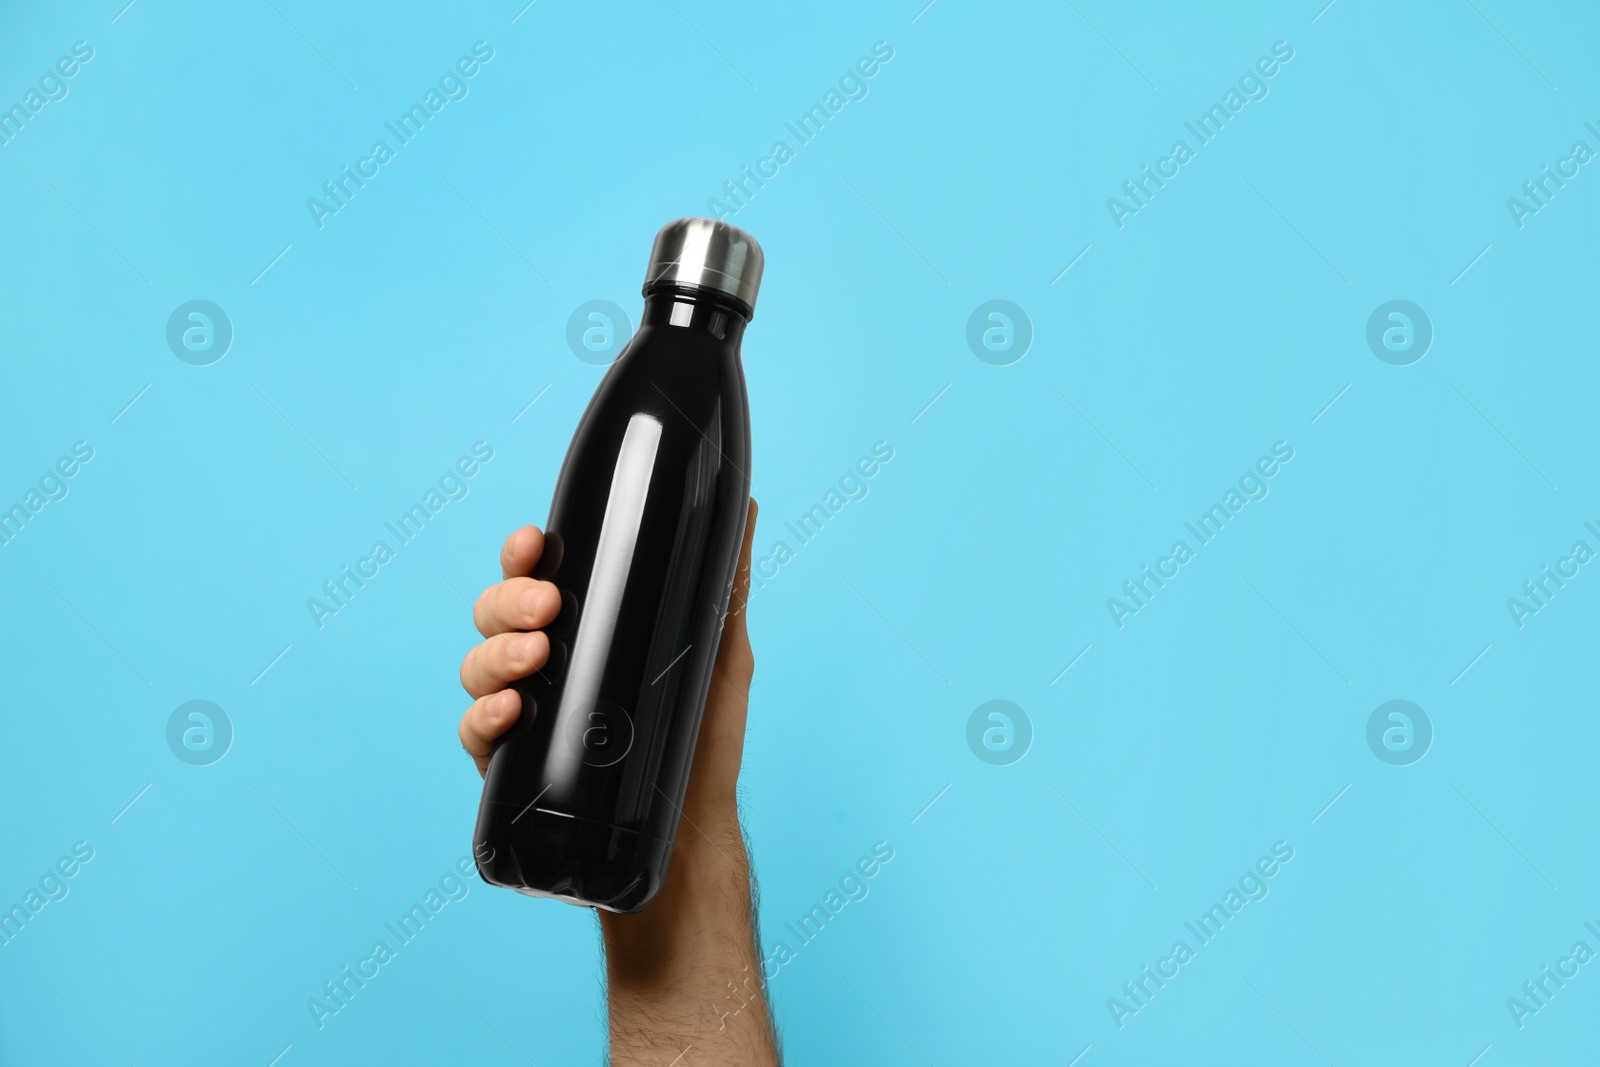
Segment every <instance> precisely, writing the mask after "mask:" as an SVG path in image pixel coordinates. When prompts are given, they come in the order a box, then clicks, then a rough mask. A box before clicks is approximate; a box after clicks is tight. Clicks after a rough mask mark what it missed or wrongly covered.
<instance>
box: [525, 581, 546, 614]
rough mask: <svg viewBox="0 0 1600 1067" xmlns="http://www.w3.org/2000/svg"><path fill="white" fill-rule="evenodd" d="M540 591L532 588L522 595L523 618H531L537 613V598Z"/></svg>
mask: <svg viewBox="0 0 1600 1067" xmlns="http://www.w3.org/2000/svg"><path fill="white" fill-rule="evenodd" d="M541 592H542V591H541V590H540V588H539V587H538V586H534V587H533V588H531V589H529V590H528V591H527V592H525V593H523V594H522V614H523V616H524V617H525V618H530V619H531V618H533V616H534V615H536V614H538V612H539V598H540V595H541Z"/></svg>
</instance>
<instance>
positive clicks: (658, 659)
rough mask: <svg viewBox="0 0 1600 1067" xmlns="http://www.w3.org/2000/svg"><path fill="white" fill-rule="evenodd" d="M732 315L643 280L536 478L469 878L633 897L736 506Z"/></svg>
mask: <svg viewBox="0 0 1600 1067" xmlns="http://www.w3.org/2000/svg"><path fill="white" fill-rule="evenodd" d="M748 318H749V309H748V307H747V306H745V305H743V304H742V303H740V302H739V301H737V300H732V299H729V298H728V297H727V296H726V295H724V294H720V293H717V292H714V291H711V290H707V289H700V288H697V287H694V286H682V285H663V286H660V287H657V288H655V289H653V290H651V291H649V292H647V295H646V298H645V311H644V314H643V316H642V317H641V322H640V327H639V330H638V332H637V333H636V334H634V336H633V338H632V339H631V340H630V341H629V342H628V345H627V346H626V348H624V350H623V352H622V354H621V355H620V356H619V357H618V359H617V361H616V362H615V363H614V364H612V366H611V368H610V370H609V371H608V372H607V373H606V376H605V378H604V380H603V381H602V382H601V384H600V386H599V388H598V389H597V390H596V392H595V395H594V398H593V399H592V400H591V401H590V402H589V407H588V409H587V410H586V411H585V412H584V415H583V417H582V419H581V420H580V422H579V424H578V428H577V431H576V433H575V434H574V436H573V439H572V444H571V445H570V446H569V448H568V451H567V456H566V460H565V461H564V462H563V464H562V468H561V473H560V476H559V477H558V479H557V482H556V488H555V494H554V499H553V501H552V503H551V507H550V515H549V519H548V521H547V524H546V528H545V548H544V555H543V558H542V559H541V560H540V563H539V565H538V567H537V569H536V571H535V574H534V577H536V578H540V579H543V580H545V581H549V582H552V583H554V584H555V585H556V587H557V588H558V589H559V590H560V592H561V609H560V612H559V614H558V615H557V617H556V620H555V622H554V623H552V624H551V625H550V626H549V627H547V628H546V631H545V632H546V634H547V635H548V636H549V638H550V659H549V662H548V663H547V664H546V666H545V667H544V668H543V669H542V670H540V671H539V672H537V673H535V674H534V675H533V676H532V677H530V678H526V679H523V680H522V681H521V682H518V683H516V686H515V687H516V688H517V690H518V692H519V693H520V695H521V697H522V713H521V715H520V716H519V717H518V721H517V723H516V724H515V725H514V726H513V728H512V729H511V730H510V731H508V732H507V734H506V736H505V737H503V738H502V739H501V741H500V743H499V745H498V747H497V748H496V750H495V752H494V754H493V756H492V757H491V759H490V761H489V769H488V772H487V774H486V776H485V782H484V792H483V799H482V802H481V804H480V806H479V812H478V824H477V832H476V835H475V842H474V846H475V847H474V854H475V855H476V856H477V857H478V869H479V873H480V874H481V875H482V876H483V878H484V880H485V881H488V882H490V883H492V884H495V885H503V886H508V887H511V888H514V889H517V890H519V891H522V892H525V893H529V894H532V895H536V896H553V897H559V898H562V899H565V900H569V901H572V902H574V903H579V904H585V905H590V906H594V907H599V908H604V909H607V910H610V911H622V912H626V911H636V910H638V909H639V908H642V907H644V906H645V904H647V903H648V902H649V901H650V899H651V898H652V897H653V896H654V895H655V893H656V892H657V891H658V890H659V888H660V886H661V883H662V880H663V879H664V877H665V874H666V869H667V863H668V861H669V859H670V858H671V853H672V843H673V839H674V836H675V834H676V831H677V827H678V822H679V819H680V817H681V809H682V805H683V798H684V793H685V791H686V789H687V786H688V781H689V771H690V767H691V763H692V761H693V757H694V748H695V741H696V739H697V737H698V736H699V729H700V718H701V714H702V712H703V710H704V706H705V699H706V692H707V689H708V687H709V684H710V679H711V671H712V668H713V666H714V665H715V662H716V654H717V645H718V642H719V640H720V637H721V631H722V624H723V619H724V617H725V614H726V612H727V605H728V597H729V593H730V591H731V590H732V587H733V580H734V570H735V567H736V566H737V563H738V556H739V549H740V546H741V544H742V542H743V538H744V527H745V522H746V516H747V512H748V507H749V500H750V478H749V471H750V421H749V404H748V400H747V397H746V393H745V383H744V371H743V368H742V366H741V364H740V356H739V348H740V341H741V340H742V337H743V331H744V326H745V324H746V322H747V321H748Z"/></svg>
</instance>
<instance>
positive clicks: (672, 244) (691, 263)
mask: <svg viewBox="0 0 1600 1067" xmlns="http://www.w3.org/2000/svg"><path fill="white" fill-rule="evenodd" d="M764 263H765V257H764V256H762V254H761V246H760V245H758V244H756V239H755V238H754V237H751V236H750V235H749V234H747V233H745V232H744V231H743V230H741V229H739V227H737V226H730V225H728V224H727V223H726V222H717V221H716V220H714V219H678V220H677V221H675V222H669V223H667V224H666V225H665V226H663V227H661V232H660V233H658V234H656V243H655V247H653V248H651V249H650V266H649V268H648V269H647V270H646V271H645V274H644V287H645V289H646V290H648V289H649V288H650V287H651V286H653V285H658V284H668V285H702V286H705V287H706V288H708V289H715V290H717V291H718V292H722V293H727V294H728V295H729V296H731V297H733V298H734V299H736V300H740V301H742V302H743V303H745V304H746V305H748V306H749V307H750V308H751V310H752V311H753V310H754V309H755V306H756V290H758V289H760V288H761V268H762V266H763V264H764Z"/></svg>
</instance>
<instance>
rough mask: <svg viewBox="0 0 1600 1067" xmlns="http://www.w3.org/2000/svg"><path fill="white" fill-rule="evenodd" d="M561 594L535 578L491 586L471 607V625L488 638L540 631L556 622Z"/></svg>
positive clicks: (549, 584)
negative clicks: (504, 634) (517, 632)
mask: <svg viewBox="0 0 1600 1067" xmlns="http://www.w3.org/2000/svg"><path fill="white" fill-rule="evenodd" d="M560 610H561V590H559V589H557V588H556V587H555V586H554V585H552V584H551V583H549V582H539V581H535V580H534V579H532V578H507V579H506V580H505V581H503V582H501V583H499V584H498V585H491V586H490V587H489V588H487V589H485V590H484V591H483V595H482V596H480V597H478V602H477V603H476V604H474V605H473V606H472V621H473V622H474V623H475V624H477V627H478V632H479V633H480V634H482V635H483V636H485V637H493V636H494V635H495V634H503V633H506V632H507V631H510V630H538V629H542V628H543V627H546V626H549V625H550V624H551V623H552V622H554V621H555V617H556V613H557V612H558V611H560Z"/></svg>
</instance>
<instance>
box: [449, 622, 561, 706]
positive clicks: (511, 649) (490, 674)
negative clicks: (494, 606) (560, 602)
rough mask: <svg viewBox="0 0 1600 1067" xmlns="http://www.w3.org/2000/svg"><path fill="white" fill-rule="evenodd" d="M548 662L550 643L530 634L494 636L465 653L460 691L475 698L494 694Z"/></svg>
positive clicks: (543, 636)
mask: <svg viewBox="0 0 1600 1067" xmlns="http://www.w3.org/2000/svg"><path fill="white" fill-rule="evenodd" d="M549 658H550V639H549V638H548V637H546V636H545V635H544V634H542V633H539V632H537V631H535V632H533V633H531V634H496V635H495V636H493V637H491V638H489V639H488V640H487V641H485V642H483V643H482V644H480V645H476V646H474V647H473V649H472V651H471V652H468V653H467V658H466V659H464V660H462V661H461V688H463V689H465V690H466V691H467V692H469V693H471V694H472V695H473V696H475V697H485V696H488V695H489V694H490V693H498V692H499V691H500V690H502V689H504V688H505V687H506V686H508V685H510V684H511V683H512V682H514V681H516V680H517V679H518V678H526V677H528V675H530V674H532V673H533V672H534V671H537V670H538V669H539V668H540V667H543V666H544V665H545V662H546V661H547V660H548V659H549Z"/></svg>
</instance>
